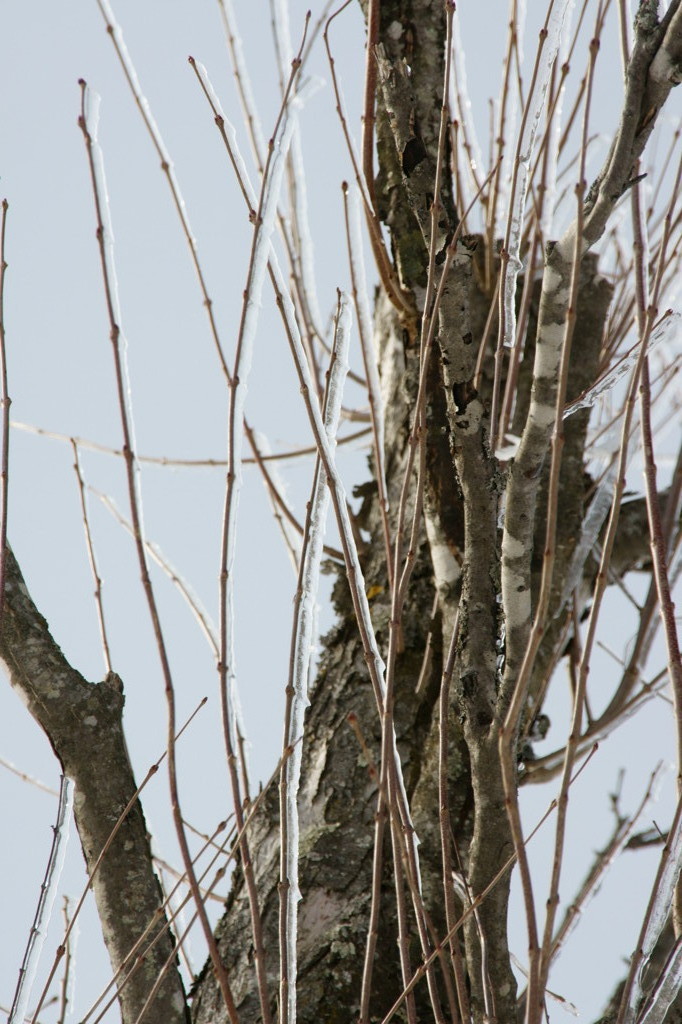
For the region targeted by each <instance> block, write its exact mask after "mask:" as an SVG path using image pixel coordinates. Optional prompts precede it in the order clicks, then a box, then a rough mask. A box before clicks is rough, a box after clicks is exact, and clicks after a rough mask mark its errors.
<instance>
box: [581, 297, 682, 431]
mask: <svg viewBox="0 0 682 1024" xmlns="http://www.w3.org/2000/svg"><path fill="white" fill-rule="evenodd" d="M681 319H682V315H681V314H680V313H678V312H676V311H673V310H671V309H669V310H668V312H667V314H666V316H665V318H664V320H663V322H662V323H660V324H659V325H658V327H657V328H656V329H655V330H653V331H652V332H651V335H650V336H649V342H648V344H647V354H648V355H651V353H652V352H653V351H654V349H656V348H657V347H658V346H659V345H660V344H661V342H663V341H672V340H673V338H674V337H675V335H676V334H677V332H678V330H679V326H680V320H681ZM638 355H639V344H637V345H633V346H632V348H631V349H630V351H629V352H628V353H627V355H625V356H623V358H622V359H621V360H620V361H619V362H618V363H616V365H615V366H613V367H611V369H610V370H609V371H608V372H607V373H605V374H604V376H603V377H600V379H599V380H598V381H597V383H596V384H594V385H593V386H592V387H591V388H590V389H589V391H586V392H585V394H584V395H583V396H582V397H581V398H578V399H576V401H575V402H571V404H570V405H568V406H567V407H566V409H564V419H565V420H567V419H568V417H569V416H572V415H573V413H575V412H577V411H578V409H591V408H592V406H593V405H594V404H595V402H596V401H597V399H599V398H601V397H602V395H605V394H607V393H608V392H609V391H610V390H611V389H612V388H613V387H614V386H615V385H616V384H617V383H618V381H619V380H621V379H622V378H623V377H625V376H626V375H627V374H629V373H630V371H631V370H632V367H633V366H634V365H635V363H636V362H637V358H638Z"/></svg>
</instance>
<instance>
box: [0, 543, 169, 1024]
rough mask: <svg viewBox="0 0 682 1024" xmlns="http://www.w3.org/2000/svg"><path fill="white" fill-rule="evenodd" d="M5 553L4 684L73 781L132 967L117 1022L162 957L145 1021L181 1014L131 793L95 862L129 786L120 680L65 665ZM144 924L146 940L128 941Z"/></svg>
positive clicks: (111, 936) (114, 954) (114, 930)
mask: <svg viewBox="0 0 682 1024" xmlns="http://www.w3.org/2000/svg"><path fill="white" fill-rule="evenodd" d="M5 559H6V561H5V573H6V575H5V604H4V618H3V631H2V638H1V639H0V658H1V659H2V661H3V662H4V664H5V667H6V669H7V672H8V674H9V678H10V682H11V684H12V687H13V688H14V689H15V690H16V691H17V692H18V694H19V695H20V697H21V699H22V700H23V702H24V703H25V704H26V705H27V706H28V709H29V711H30V712H31V714H32V715H33V717H34V718H35V719H36V721H37V722H38V723H39V725H40V726H41V727H42V728H43V730H44V731H45V733H46V734H47V737H48V739H49V741H50V743H51V745H52V748H53V750H54V752H55V754H56V755H57V758H58V759H59V761H60V763H61V765H62V769H63V771H64V773H65V774H66V775H68V776H69V777H70V778H71V779H73V781H74V783H75V786H76V792H75V798H74V813H75V818H76V825H77V827H78V833H79V835H80V840H81V845H82V848H83V855H84V857H85V862H86V866H87V870H88V875H89V876H90V880H91V886H92V890H93V892H94V895H95V900H96V902H97V910H98V914H99V918H100V922H101V925H102V932H103V936H104V941H105V943H106V947H107V950H108V953H109V959H110V960H111V966H112V969H113V971H114V973H115V974H118V973H119V972H121V973H122V974H123V975H125V974H127V973H128V972H129V971H130V969H131V968H132V967H133V966H134V968H135V969H134V971H133V972H132V973H131V975H130V978H129V980H128V981H127V982H126V984H125V985H124V986H123V987H122V988H121V991H120V992H119V999H120V1004H121V1014H122V1020H123V1024H133V1022H134V1021H137V1019H138V1017H139V1015H140V1013H141V1011H142V1008H143V1006H144V1004H145V1002H146V1000H147V997H148V995H149V993H150V991H151V989H152V987H153V986H154V984H155V983H156V981H157V978H158V976H159V974H160V972H161V971H162V970H163V969H164V967H165V964H166V962H167V961H168V960H170V962H171V965H172V966H171V967H170V968H169V969H168V971H167V972H166V974H165V977H164V979H163V982H162V984H161V985H160V987H159V990H158V992H157V994H156V996H155V998H154V1001H153V1003H152V1004H151V1006H150V1007H149V1009H148V1011H147V1012H146V1013H145V1015H144V1021H145V1024H186V1022H187V1020H188V1010H187V1004H186V999H185V992H184V987H183V984H182V979H181V977H180V973H179V970H178V966H177V963H176V962H175V961H174V958H173V949H174V941H173V938H172V933H171V932H170V930H169V928H168V921H167V918H166V916H165V913H164V911H163V897H162V893H161V887H160V885H159V882H158V879H157V877H156V875H155V874H154V870H153V867H152V857H151V850H150V846H149V837H148V835H147V829H146V825H145V820H144V815H143V813H142V807H141V804H140V802H139V800H134V803H133V805H132V807H131V809H130V811H129V812H128V814H127V816H126V817H125V819H124V820H123V821H122V822H121V824H120V827H118V830H117V832H116V835H115V836H114V838H113V840H112V841H111V844H110V846H109V849H108V851H107V853H106V854H105V855H104V857H103V858H102V861H101V863H100V864H99V866H98V867H97V869H96V870H95V866H96V864H97V860H98V858H99V856H100V853H101V852H102V850H103V848H104V846H105V844H106V843H108V842H109V839H110V837H111V835H112V832H113V831H114V829H116V828H117V825H118V822H119V818H120V817H121V814H122V813H123V811H124V810H125V808H126V807H127V805H128V804H129V803H130V801H131V800H133V798H134V797H135V793H136V785H135V779H134V777H133V770H132V767H131V765H130V760H129V758H128V751H127V747H126V742H125V738H124V735H123V722H122V716H123V704H124V698H123V686H122V683H121V680H120V679H119V677H118V676H117V675H115V673H109V674H108V675H107V678H106V679H105V680H104V681H103V682H101V683H89V682H87V681H86V680H85V679H84V678H83V677H82V676H81V675H80V673H78V672H77V671H76V670H75V669H74V668H72V667H71V665H69V663H68V662H67V660H66V658H65V657H64V655H63V654H62V652H61V650H60V649H59V647H58V645H57V644H56V643H55V641H54V639H53V638H52V635H51V634H50V631H49V628H48V625H47V623H46V621H45V619H44V618H43V617H42V615H41V614H40V612H39V611H38V609H37V608H36V606H35V604H34V603H33V600H32V598H31V596H30V594H29V592H28V589H27V587H26V584H25V583H24V579H23V577H22V575H21V571H20V569H19V565H18V563H17V561H16V559H15V557H14V555H13V553H12V551H11V549H10V548H9V546H8V547H7V550H6V555H5ZM144 933H146V937H145V939H144V943H143V945H142V946H141V947H140V948H139V949H136V944H137V943H138V940H139V939H140V937H141V936H142V935H143V934H144ZM134 949H136V952H135V953H132V951H133V950H134Z"/></svg>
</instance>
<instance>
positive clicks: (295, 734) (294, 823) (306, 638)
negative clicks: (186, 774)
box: [285, 295, 352, 1024]
mask: <svg viewBox="0 0 682 1024" xmlns="http://www.w3.org/2000/svg"><path fill="white" fill-rule="evenodd" d="M351 319H352V314H351V306H350V303H349V300H348V297H347V296H346V295H342V296H341V300H340V308H339V315H338V320H337V324H336V347H335V352H336V358H335V359H334V360H333V363H332V366H331V370H330V377H329V390H328V397H327V409H326V413H325V418H324V426H325V432H326V436H327V439H328V442H329V445H330V446H334V445H335V444H336V435H337V432H338V429H339V422H340V419H341V405H342V399H343V389H344V384H345V380H346V376H347V374H348V366H349V364H348V350H349V346H350V331H351ZM328 508H329V489H328V487H327V482H326V479H325V474H324V471H321V469H320V468H319V460H318V470H317V472H316V483H315V488H314V491H313V495H312V498H311V511H310V530H309V538H308V545H307V547H306V551H305V556H304V562H303V568H302V572H301V594H300V602H299V607H298V617H297V618H298V621H297V623H296V635H295V641H294V659H293V661H294V669H293V679H292V685H293V690H294V692H293V698H292V704H291V718H290V721H289V723H288V732H289V738H288V744H287V746H288V749H289V750H290V754H289V758H288V760H287V763H286V768H285V772H286V779H287V798H286V816H287V836H288V843H287V856H286V865H285V870H286V877H287V881H288V883H289V888H288V889H287V908H286V913H287V974H288V978H287V980H288V1001H289V1018H288V1019H289V1021H290V1022H292V1024H293V1022H294V1021H295V1020H296V974H297V961H296V938H297V934H298V903H299V900H300V899H301V893H300V889H299V881H298V858H299V819H298V790H299V785H300V780H301V758H302V752H303V748H302V739H303V727H304V716H305V710H306V708H307V707H308V703H309V701H308V681H309V678H310V670H311V662H312V650H313V640H314V628H315V619H316V607H317V592H318V586H319V578H320V562H321V560H322V551H323V547H324V532H325V526H326V521H327V511H328Z"/></svg>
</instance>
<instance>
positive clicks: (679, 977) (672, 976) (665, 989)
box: [637, 938, 682, 1024]
mask: <svg viewBox="0 0 682 1024" xmlns="http://www.w3.org/2000/svg"><path fill="white" fill-rule="evenodd" d="M681 988H682V938H679V939H678V940H677V942H676V943H675V945H674V946H673V949H672V952H671V953H670V955H669V956H668V960H667V962H666V965H665V967H664V968H663V971H662V972H661V976H660V978H659V979H658V981H657V982H656V986H655V988H654V990H653V992H652V993H651V995H650V996H649V998H648V1000H647V1003H646V1006H645V1007H644V1010H643V1012H642V1013H641V1014H640V1015H639V1016H638V1017H637V1024H663V1021H664V1020H665V1019H666V1017H667V1015H668V1011H669V1010H670V1009H671V1007H672V1006H673V1004H674V1002H675V999H676V998H677V994H678V992H679V991H680V989H681Z"/></svg>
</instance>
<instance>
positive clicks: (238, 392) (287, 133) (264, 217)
mask: <svg viewBox="0 0 682 1024" xmlns="http://www.w3.org/2000/svg"><path fill="white" fill-rule="evenodd" d="M301 103H302V93H299V94H298V95H296V96H293V97H292V98H291V99H290V101H289V103H288V104H287V106H286V108H285V110H284V113H283V116H282V119H281V122H280V126H279V131H278V133H277V135H276V137H275V139H274V140H273V153H272V160H271V162H270V165H269V168H268V173H267V178H266V180H265V182H264V185H263V195H262V201H261V203H260V211H259V212H260V222H259V224H258V226H257V229H256V230H257V236H256V239H255V244H254V247H253V252H252V255H251V259H252V264H251V273H250V277H249V287H248V291H247V295H246V299H245V304H244V311H243V325H242V329H241V332H240V343H239V348H238V355H237V360H236V363H235V367H234V371H233V381H234V384H235V386H234V388H233V389H232V391H231V401H232V403H233V417H234V438H233V451H232V452H231V460H232V464H233V466H234V474H235V479H234V488H233V489H232V492H231V496H230V501H229V503H228V507H227V508H226V510H225V513H226V520H227V559H226V566H227V593H226V617H227V651H226V655H227V668H228V677H227V689H228V696H229V699H230V700H231V701H232V703H233V704H234V706H235V708H236V704H237V693H236V676H235V643H234V640H235V636H234V634H235V616H234V563H235V555H236V550H237V513H238V509H239V494H240V491H241V484H242V478H243V469H242V447H243V442H244V406H245V403H246V395H247V392H248V386H249V376H250V372H251V364H252V362H253V348H254V343H255V339H256V332H257V329H258V320H259V317H260V309H261V299H262V296H263V285H264V282H265V275H266V273H267V269H268V259H269V255H270V251H271V246H272V236H273V234H274V231H275V224H276V219H277V204H278V202H279V196H280V191H281V187H282V180H283V176H284V166H285V161H286V155H287V152H288V149H289V144H290V142H291V137H292V134H293V131H294V125H295V122H296V117H297V111H298V107H299V106H300V105H301ZM235 724H236V723H233V727H234V725H235ZM233 739H234V740H236V736H233Z"/></svg>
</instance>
